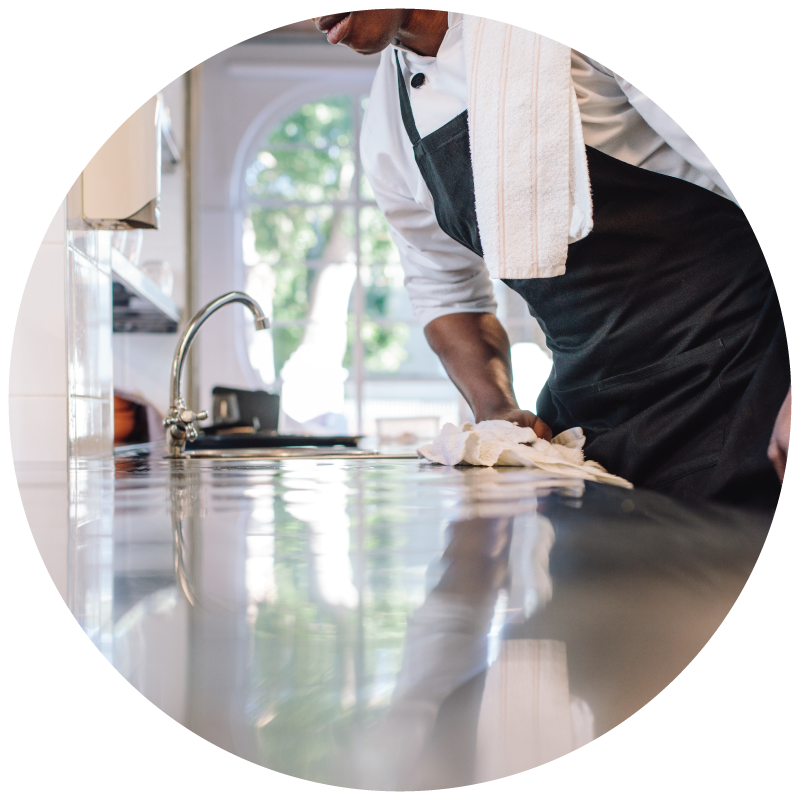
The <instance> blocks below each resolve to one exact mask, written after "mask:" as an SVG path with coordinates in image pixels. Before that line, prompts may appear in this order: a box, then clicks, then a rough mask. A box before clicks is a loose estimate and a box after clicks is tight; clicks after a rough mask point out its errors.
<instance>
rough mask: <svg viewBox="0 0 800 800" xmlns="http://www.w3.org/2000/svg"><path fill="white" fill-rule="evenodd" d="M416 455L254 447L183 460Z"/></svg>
mask: <svg viewBox="0 0 800 800" xmlns="http://www.w3.org/2000/svg"><path fill="white" fill-rule="evenodd" d="M418 457H419V456H417V454H416V453H403V454H391V453H379V452H378V451H377V450H357V449H355V448H352V447H254V448H250V449H246V448H243V447H237V448H226V449H221V448H210V449H208V450H199V449H198V450H186V451H185V452H184V453H183V454H182V455H181V458H185V459H190V458H192V459H194V458H198V459H199V458H209V459H213V458H221V459H226V460H240V461H242V460H246V461H250V460H252V459H260V460H268V461H281V460H283V459H286V458H312V459H313V458H325V459H329V458H339V459H364V458H418Z"/></svg>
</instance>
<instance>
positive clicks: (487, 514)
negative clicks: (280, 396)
mask: <svg viewBox="0 0 800 800" xmlns="http://www.w3.org/2000/svg"><path fill="white" fill-rule="evenodd" d="M162 455H163V450H156V451H152V452H147V451H143V452H142V453H141V454H135V453H134V454H126V455H118V456H117V457H116V459H115V460H113V461H111V460H108V461H98V460H87V461H84V462H80V463H79V464H78V465H77V466H76V467H75V468H74V469H72V470H71V471H70V472H69V474H68V475H64V474H63V473H60V472H59V471H58V470H56V469H55V468H53V469H49V470H48V469H45V468H42V467H33V466H23V465H20V467H19V468H18V477H19V480H20V485H21V489H22V495H23V501H24V502H25V506H26V512H27V514H28V518H29V522H30V524H31V527H32V529H33V532H34V536H35V538H36V540H37V544H38V545H39V548H40V551H41V552H42V556H43V558H44V560H45V563H46V565H47V566H48V569H49V570H50V572H51V575H53V578H54V580H55V582H56V584H57V585H58V586H59V589H60V590H61V592H62V596H64V598H65V600H66V601H67V603H68V604H69V607H70V610H71V611H72V613H73V614H74V616H75V617H76V619H77V620H78V621H79V623H80V624H81V626H82V627H83V629H84V631H85V632H86V634H87V635H88V636H90V637H91V639H92V641H94V643H95V644H96V646H97V647H98V648H99V649H100V650H101V651H102V653H103V654H104V655H105V657H106V658H107V659H108V660H109V661H110V662H111V663H112V664H113V665H114V667H115V668H116V669H117V670H119V672H120V673H121V674H122V675H123V676H124V677H125V678H126V679H127V680H128V681H129V682H130V683H131V684H132V685H133V686H135V687H136V688H137V689H138V690H139V691H140V692H142V693H143V694H144V695H145V696H146V697H147V698H148V699H150V700H151V701H152V702H153V703H154V704H155V705H157V706H158V707H159V708H161V709H162V710H163V711H164V712H165V713H167V714H169V715H170V716H171V717H173V718H174V719H176V720H177V721H178V722H180V723H181V724H183V725H185V726H186V727H187V728H189V729H190V730H192V731H194V732H195V733H197V734H198V735H200V736H202V737H204V738H205V739H207V740H209V741H210V742H212V743H214V744H216V745H218V746H220V747H222V748H224V749H226V750H228V751H230V752H232V753H234V754H236V755H239V756H241V757H242V758H246V759H249V760H251V761H253V762H256V763H258V764H261V765H263V766H265V767H269V768H271V769H274V770H278V771H280V772H284V773H287V774H291V775H295V776H298V777H301V778H306V779H309V780H314V781H321V782H324V783H330V784H337V785H343V786H351V787H359V788H375V789H426V788H439V787H446V786H456V785H463V784H469V783H475V782H479V781H485V780H490V779H492V778H496V777H501V776H504V775H509V774H513V773H515V772H519V771H522V770H526V769H530V768H532V767H535V766H537V765H539V764H542V763H545V762H547V761H549V760H552V759H553V758H557V757H559V756H561V755H564V754H565V753H567V752H569V751H571V750H573V749H575V748H576V747H579V746H581V745H582V744H585V743H587V742H589V741H591V740H592V739H593V738H596V737H597V736H600V735H602V734H603V733H605V732H606V731H608V730H609V729H611V728H613V727H614V726H615V725H618V724H619V723H620V722H622V721H624V720H625V719H626V718H627V717H628V716H630V715H631V714H633V713H634V712H635V711H637V710H638V709H639V708H641V707H642V706H643V705H644V704H646V703H647V702H648V701H649V700H650V699H652V698H653V697H654V696H655V695H656V694H658V692H660V691H661V690H662V689H663V688H664V687H665V686H667V685H668V684H669V683H670V682H671V681H672V680H673V679H674V678H675V677H676V676H677V675H678V674H679V673H680V672H681V671H682V670H683V669H684V668H685V667H686V666H687V665H688V664H689V662H690V661H691V660H692V659H693V658H694V656H695V655H696V654H697V653H698V652H699V651H700V649H701V648H702V647H703V645H704V644H705V643H706V642H707V641H708V639H709V638H710V636H711V635H712V634H713V632H714V631H715V630H716V628H717V627H718V626H719V624H720V623H721V621H722V620H723V619H724V617H725V615H726V614H727V612H728V611H729V610H730V608H731V606H732V605H733V602H734V601H735V599H736V597H737V596H738V594H739V592H740V591H741V589H742V587H743V585H744V582H745V581H746V580H747V577H748V575H749V574H750V571H751V570H752V567H753V565H754V564H755V561H756V559H757V557H758V554H759V552H760V548H761V545H762V544H763V541H764V538H765V536H766V532H767V530H768V527H769V522H770V518H769V517H763V516H757V515H752V514H746V513H743V512H738V511H733V510H730V509H725V508H720V507H711V506H701V505H696V506H688V505H684V504H679V503H677V502H674V501H672V500H670V499H668V498H666V497H663V496H660V495H658V494H656V493H653V492H645V491H636V490H634V491H628V490H624V489H616V488H613V487H608V486H600V485H597V484H586V485H584V484H583V482H581V481H573V480H563V479H561V480H558V479H556V480H553V479H548V478H547V476H545V475H544V474H543V473H539V472H536V471H533V470H521V469H513V468H501V469H491V468H447V467H440V466H435V465H431V464H426V463H423V462H420V461H414V460H401V459H398V460H389V459H384V460H374V461H373V460H358V461H348V460H327V461H326V460H323V459H320V460H295V461H291V460H287V461H271V462H264V461H229V460H226V461H225V462H224V463H223V462H219V461H195V462H192V461H187V462H172V461H170V460H168V459H165V458H163V457H162ZM48 498H49V499H48ZM59 498H61V500H60V501H59ZM58 502H61V506H58ZM45 505H46V506H48V508H49V510H48V511H46V510H45ZM59 508H60V509H61V510H60V511H58V509H59ZM64 512H66V514H67V518H68V520H69V524H68V525H63V526H61V527H60V528H59V526H58V525H57V524H56V523H55V522H53V520H54V519H56V516H54V515H57V514H58V513H62V514H63V513H64ZM687 724H690V723H689V722H688V721H687Z"/></svg>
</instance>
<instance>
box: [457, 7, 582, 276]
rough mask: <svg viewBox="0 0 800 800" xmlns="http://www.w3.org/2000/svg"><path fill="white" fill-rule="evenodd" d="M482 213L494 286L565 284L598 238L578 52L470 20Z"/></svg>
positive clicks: (467, 48)
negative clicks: (576, 246)
mask: <svg viewBox="0 0 800 800" xmlns="http://www.w3.org/2000/svg"><path fill="white" fill-rule="evenodd" d="M463 25H464V28H463V30H464V57H465V62H466V70H467V86H468V112H469V138H470V142H469V143H470V152H471V154H472V171H473V174H474V178H475V209H476V211H477V215H478V226H479V228H480V235H481V245H482V247H483V259H484V261H485V262H486V266H487V267H488V269H489V274H490V275H491V276H492V278H550V277H553V276H555V275H563V274H564V272H565V269H566V266H565V265H566V262H567V245H568V244H569V243H570V242H571V241H577V240H579V239H582V238H583V237H584V236H586V235H587V234H588V233H589V231H591V230H592V198H591V193H590V186H589V168H588V165H587V163H586V148H585V147H584V141H583V128H582V126H581V115H580V111H579V109H578V99H577V97H576V95H575V89H574V87H573V85H572V77H571V72H570V67H571V56H572V51H571V50H570V48H569V47H566V46H565V45H563V44H560V43H559V42H556V41H553V40H552V39H548V38H546V37H545V36H540V35H539V34H538V33H533V32H532V31H527V30H525V29H524V28H517V27H514V26H513V25H507V24H505V23H503V22H496V21H494V20H488V19H483V18H481V17H472V16H469V15H466V14H465V15H464V23H463Z"/></svg>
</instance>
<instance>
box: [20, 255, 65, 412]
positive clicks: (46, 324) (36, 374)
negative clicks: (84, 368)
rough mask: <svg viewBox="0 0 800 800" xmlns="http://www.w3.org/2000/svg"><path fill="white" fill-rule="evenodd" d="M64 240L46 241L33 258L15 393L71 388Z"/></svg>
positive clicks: (51, 392)
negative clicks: (68, 366)
mask: <svg viewBox="0 0 800 800" xmlns="http://www.w3.org/2000/svg"><path fill="white" fill-rule="evenodd" d="M64 259H65V256H64V245H63V244H56V243H49V242H48V243H45V244H43V245H42V246H41V247H40V248H39V252H38V253H37V255H36V259H35V261H34V262H33V267H32V268H31V273H30V276H29V277H28V282H27V284H26V285H25V292H24V294H23V296H22V304H21V305H20V310H19V315H18V316H17V326H16V330H15V331H14V343H13V345H12V348H11V370H10V375H9V394H10V395H12V396H50V397H55V396H59V397H65V396H66V394H67V348H66V341H65V337H66V303H65V299H64V285H65V282H64V278H65V264H64Z"/></svg>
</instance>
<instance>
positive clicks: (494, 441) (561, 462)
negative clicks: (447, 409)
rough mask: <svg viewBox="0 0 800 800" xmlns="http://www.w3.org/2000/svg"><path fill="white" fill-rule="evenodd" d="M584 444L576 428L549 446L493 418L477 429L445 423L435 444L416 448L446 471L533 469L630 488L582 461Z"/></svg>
mask: <svg viewBox="0 0 800 800" xmlns="http://www.w3.org/2000/svg"><path fill="white" fill-rule="evenodd" d="M584 444H586V437H585V436H584V435H583V431H582V430H581V429H580V428H570V429H569V430H568V431H564V432H563V433H560V434H559V435H558V436H554V437H553V440H552V441H551V442H548V441H547V440H546V439H540V438H539V437H538V436H537V435H536V434H535V433H534V432H533V430H532V429H531V428H521V427H519V426H518V425H516V424H515V423H513V422H508V421H507V420H503V419H492V420H486V421H485V422H479V423H478V424H477V425H476V424H474V423H472V422H465V423H464V424H463V425H461V426H460V427H458V426H456V425H453V424H451V423H449V422H448V423H447V424H446V425H445V426H444V427H443V428H442V432H441V433H440V434H439V435H438V436H437V437H436V438H435V439H434V440H433V442H432V443H431V444H429V445H425V446H424V447H420V448H419V449H418V450H417V453H418V454H419V455H420V456H422V457H423V458H426V459H428V461H433V462H434V463H436V464H445V465H447V466H450V467H452V466H455V465H456V464H472V465H474V466H480V467H495V466H496V467H534V468H535V469H541V470H544V471H546V472H549V473H552V474H554V475H564V476H567V477H570V478H583V479H584V480H587V481H597V482H599V483H611V484H614V485H615V486H625V487H627V488H629V489H630V488H632V486H633V484H631V483H630V482H628V481H626V480H625V479H624V478H619V477H617V476H616V475H612V474H611V473H609V472H607V471H606V470H605V469H604V468H603V467H601V466H600V464H598V463H597V462H596V461H586V460H585V459H584V457H583V446H584Z"/></svg>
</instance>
